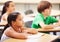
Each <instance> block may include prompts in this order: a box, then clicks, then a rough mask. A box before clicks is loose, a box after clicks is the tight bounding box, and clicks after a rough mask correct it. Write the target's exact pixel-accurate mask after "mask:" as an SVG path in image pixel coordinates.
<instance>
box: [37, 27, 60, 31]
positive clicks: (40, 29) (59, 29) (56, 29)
mask: <svg viewBox="0 0 60 42" xmlns="http://www.w3.org/2000/svg"><path fill="white" fill-rule="evenodd" d="M37 30H38V31H39V32H60V28H54V29H42V28H39V29H37Z"/></svg>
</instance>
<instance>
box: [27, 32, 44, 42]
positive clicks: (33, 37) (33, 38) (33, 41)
mask: <svg viewBox="0 0 60 42" xmlns="http://www.w3.org/2000/svg"><path fill="white" fill-rule="evenodd" d="M42 35H44V34H42V33H37V34H35V35H30V36H28V39H27V40H26V42H37V41H38V39H39V38H40V37H41V36H42Z"/></svg>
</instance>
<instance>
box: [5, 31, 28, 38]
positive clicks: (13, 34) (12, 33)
mask: <svg viewBox="0 0 60 42" xmlns="http://www.w3.org/2000/svg"><path fill="white" fill-rule="evenodd" d="M5 34H6V35H7V36H8V37H12V38H16V39H26V38H27V37H28V34H26V33H18V32H16V31H13V30H7V31H6V32H5Z"/></svg>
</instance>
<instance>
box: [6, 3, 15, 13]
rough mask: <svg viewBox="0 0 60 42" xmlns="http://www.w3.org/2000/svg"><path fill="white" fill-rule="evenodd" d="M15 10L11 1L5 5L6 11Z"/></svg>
mask: <svg viewBox="0 0 60 42" xmlns="http://www.w3.org/2000/svg"><path fill="white" fill-rule="evenodd" d="M14 10H15V4H14V3H13V2H10V3H9V6H8V7H7V11H9V12H13V11H14Z"/></svg>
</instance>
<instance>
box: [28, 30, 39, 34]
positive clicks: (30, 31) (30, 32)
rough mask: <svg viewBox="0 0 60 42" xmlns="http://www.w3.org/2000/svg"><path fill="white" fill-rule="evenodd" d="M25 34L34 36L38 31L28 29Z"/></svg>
mask: <svg viewBox="0 0 60 42" xmlns="http://www.w3.org/2000/svg"><path fill="white" fill-rule="evenodd" d="M27 33H29V34H36V33H38V31H37V30H36V29H28V30H27Z"/></svg>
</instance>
